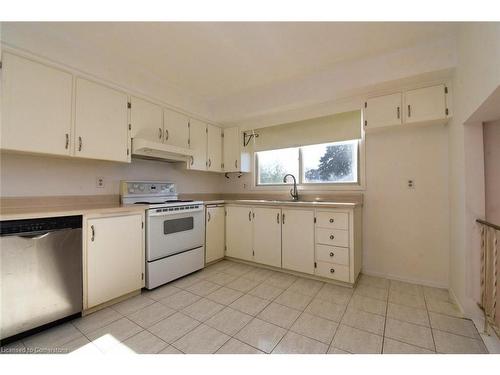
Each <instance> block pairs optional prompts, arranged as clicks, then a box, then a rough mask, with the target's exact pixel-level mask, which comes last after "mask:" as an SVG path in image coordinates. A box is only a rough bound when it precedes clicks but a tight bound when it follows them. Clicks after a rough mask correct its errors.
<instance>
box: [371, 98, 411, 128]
mask: <svg viewBox="0 0 500 375" xmlns="http://www.w3.org/2000/svg"><path fill="white" fill-rule="evenodd" d="M401 110H402V104H401V93H397V94H392V95H384V96H379V97H376V98H371V99H368V100H367V101H366V102H365V110H364V117H365V118H364V120H365V121H364V127H365V131H370V130H372V129H377V128H383V127H387V126H395V125H401V124H402V120H401V118H402V114H401Z"/></svg>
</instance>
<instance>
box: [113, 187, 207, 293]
mask: <svg viewBox="0 0 500 375" xmlns="http://www.w3.org/2000/svg"><path fill="white" fill-rule="evenodd" d="M120 197H121V201H122V204H147V205H148V208H147V209H146V288H147V289H153V288H156V287H158V286H160V285H163V284H165V283H168V282H169V281H172V280H175V279H178V278H179V277H182V276H184V275H187V274H189V273H191V272H194V271H197V270H199V269H201V268H203V267H204V265H205V247H204V232H205V228H204V226H205V221H204V206H203V202H201V201H191V200H179V199H178V195H177V190H176V187H175V184H173V183H171V182H161V181H122V182H121V188H120Z"/></svg>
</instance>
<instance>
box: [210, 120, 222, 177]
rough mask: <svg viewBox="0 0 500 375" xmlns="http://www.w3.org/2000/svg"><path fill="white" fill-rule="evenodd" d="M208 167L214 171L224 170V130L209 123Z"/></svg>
mask: <svg viewBox="0 0 500 375" xmlns="http://www.w3.org/2000/svg"><path fill="white" fill-rule="evenodd" d="M207 155H208V165H207V169H208V170H209V171H212V172H220V171H222V131H221V128H219V127H217V126H213V125H207Z"/></svg>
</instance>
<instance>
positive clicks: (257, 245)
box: [252, 207, 281, 267]
mask: <svg viewBox="0 0 500 375" xmlns="http://www.w3.org/2000/svg"><path fill="white" fill-rule="evenodd" d="M252 220H253V253H254V258H253V260H254V262H257V263H262V264H266V265H268V266H274V267H281V209H279V208H267V207H254V208H253V214H252Z"/></svg>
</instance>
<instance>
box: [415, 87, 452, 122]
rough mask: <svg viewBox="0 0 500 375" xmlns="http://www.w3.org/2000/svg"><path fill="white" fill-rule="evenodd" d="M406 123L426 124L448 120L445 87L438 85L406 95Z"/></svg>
mask: <svg viewBox="0 0 500 375" xmlns="http://www.w3.org/2000/svg"><path fill="white" fill-rule="evenodd" d="M405 105H406V111H405V116H406V122H407V123H409V124H410V123H415V122H425V121H433V120H440V119H445V118H446V95H445V86H444V85H437V86H431V87H425V88H422V89H416V90H410V91H407V92H406V93H405Z"/></svg>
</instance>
